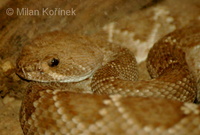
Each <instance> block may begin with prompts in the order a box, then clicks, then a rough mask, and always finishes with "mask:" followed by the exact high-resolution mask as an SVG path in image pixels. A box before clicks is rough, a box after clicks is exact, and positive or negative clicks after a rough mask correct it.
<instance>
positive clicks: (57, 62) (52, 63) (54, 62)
mask: <svg viewBox="0 0 200 135" xmlns="http://www.w3.org/2000/svg"><path fill="white" fill-rule="evenodd" d="M58 64H59V60H58V59H56V58H53V59H51V61H50V62H49V63H48V65H49V66H50V67H55V66H57V65H58Z"/></svg>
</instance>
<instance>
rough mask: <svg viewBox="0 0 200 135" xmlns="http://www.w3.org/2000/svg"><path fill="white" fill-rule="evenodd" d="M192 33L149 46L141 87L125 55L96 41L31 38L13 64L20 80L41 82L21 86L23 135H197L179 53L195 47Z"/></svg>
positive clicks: (197, 119)
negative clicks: (147, 77)
mask: <svg viewBox="0 0 200 135" xmlns="http://www.w3.org/2000/svg"><path fill="white" fill-rule="evenodd" d="M199 30H200V27H193V26H188V27H185V28H183V29H180V30H176V31H174V32H172V33H170V34H168V35H166V36H165V37H163V38H162V39H160V40H159V41H158V42H157V43H155V44H154V46H153V48H152V49H151V50H150V52H149V55H148V58H147V67H148V71H149V73H150V75H151V77H152V79H151V80H146V81H137V79H138V73H137V66H136V60H135V58H134V54H133V53H132V52H130V51H129V50H128V49H126V48H123V47H120V46H118V45H115V44H111V43H108V42H105V41H104V39H99V38H98V36H97V37H86V36H80V35H72V34H66V33H63V32H50V33H47V34H43V35H41V36H39V37H38V38H36V39H34V40H33V41H32V42H31V43H30V44H29V45H26V46H24V48H23V50H22V52H21V55H20V56H19V58H18V60H17V74H18V75H19V76H20V77H22V78H25V79H27V80H33V81H39V82H43V83H39V82H33V83H32V84H31V85H30V86H29V87H28V88H27V91H26V95H25V97H24V100H23V103H22V108H21V111H20V122H21V126H22V129H23V131H24V134H29V135H30V134H57V135H58V134H69V135H78V134H82V135H83V134H85V135H90V134H98V135H103V134H109V135H111V134H113V135H117V134H118V135H119V134H123V135H124V134H127V135H133V134H134V135H149V134H152V135H161V134H162V135H188V134H190V135H198V134H199V133H200V107H199V106H198V105H195V104H193V103H189V102H193V101H194V99H195V97H196V91H197V90H196V82H195V80H194V77H193V75H192V74H191V72H190V70H189V69H188V66H187V63H186V61H185V53H184V51H183V49H182V48H184V47H186V46H194V45H197V44H199V43H200V35H199V32H200V31H199ZM59 82H62V83H59ZM90 83H91V84H90ZM90 88H91V89H90ZM88 89H89V90H88ZM90 90H91V91H90Z"/></svg>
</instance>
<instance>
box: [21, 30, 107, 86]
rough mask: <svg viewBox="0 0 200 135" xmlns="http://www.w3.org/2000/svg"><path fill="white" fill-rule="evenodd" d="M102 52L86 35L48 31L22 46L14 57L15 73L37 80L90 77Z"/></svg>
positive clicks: (63, 80)
mask: <svg viewBox="0 0 200 135" xmlns="http://www.w3.org/2000/svg"><path fill="white" fill-rule="evenodd" d="M102 61H103V53H102V52H101V51H100V50H99V48H98V47H96V46H95V43H94V42H92V41H91V40H89V39H88V38H86V37H82V36H77V35H68V34H66V33H63V32H50V33H46V34H43V35H40V36H39V37H38V38H36V39H34V40H33V41H32V42H31V43H30V44H28V45H25V46H24V47H23V49H22V51H21V54H20V56H19V58H18V60H17V74H18V75H19V76H20V77H21V78H24V79H26V80H33V81H39V82H77V81H81V80H84V79H86V78H88V77H90V76H91V75H92V74H93V73H94V71H96V69H97V68H99V66H101V63H102Z"/></svg>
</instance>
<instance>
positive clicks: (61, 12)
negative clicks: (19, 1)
mask: <svg viewBox="0 0 200 135" xmlns="http://www.w3.org/2000/svg"><path fill="white" fill-rule="evenodd" d="M14 13H15V14H16V15H18V16H40V15H43V16H75V15H76V10H74V9H73V8H71V9H67V10H66V9H61V8H53V9H50V8H42V9H41V10H38V9H29V8H16V10H15V11H14V10H13V9H12V8H8V9H7V15H13V14H14Z"/></svg>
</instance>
